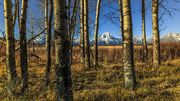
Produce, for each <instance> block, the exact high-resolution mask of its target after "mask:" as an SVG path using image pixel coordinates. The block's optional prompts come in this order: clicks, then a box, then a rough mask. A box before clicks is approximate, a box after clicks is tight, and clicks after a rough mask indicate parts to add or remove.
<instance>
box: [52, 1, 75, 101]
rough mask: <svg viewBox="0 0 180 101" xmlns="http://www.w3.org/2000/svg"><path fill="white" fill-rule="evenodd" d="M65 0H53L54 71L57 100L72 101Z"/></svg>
mask: <svg viewBox="0 0 180 101" xmlns="http://www.w3.org/2000/svg"><path fill="white" fill-rule="evenodd" d="M67 21H68V18H67V6H66V0H54V34H55V36H54V37H55V66H56V67H55V71H56V91H57V92H56V93H57V100H58V101H72V100H73V94H72V80H71V70H70V38H69V36H68V29H67V27H68V25H67Z"/></svg>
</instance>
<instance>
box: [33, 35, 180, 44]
mask: <svg viewBox="0 0 180 101" xmlns="http://www.w3.org/2000/svg"><path fill="white" fill-rule="evenodd" d="M160 40H161V42H180V33H168V34H165V35H164V36H162V37H161V38H160ZM45 41H46V40H45V37H40V38H37V39H36V40H35V41H34V42H35V43H38V44H45ZM89 42H90V44H91V45H93V44H94V40H90V41H89ZM133 42H134V44H136V45H140V44H141V43H142V38H141V37H140V36H137V35H136V36H134V37H133ZM152 42H153V40H152V38H149V39H147V43H149V44H150V43H152ZM79 43H80V39H79V38H76V39H74V40H73V44H74V45H79ZM98 45H102V46H104V45H122V38H116V37H114V36H113V35H112V34H111V33H110V32H104V33H103V34H101V35H100V36H99V37H98Z"/></svg>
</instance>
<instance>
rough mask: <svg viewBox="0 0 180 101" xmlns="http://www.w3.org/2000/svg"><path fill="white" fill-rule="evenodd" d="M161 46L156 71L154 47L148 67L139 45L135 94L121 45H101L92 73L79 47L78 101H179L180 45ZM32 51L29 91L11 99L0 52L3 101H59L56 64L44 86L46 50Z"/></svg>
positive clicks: (75, 80) (76, 56) (74, 64)
mask: <svg viewBox="0 0 180 101" xmlns="http://www.w3.org/2000/svg"><path fill="white" fill-rule="evenodd" d="M161 47H162V48H161V54H162V55H161V59H162V61H163V62H162V65H161V66H160V67H159V68H153V67H152V63H151V60H152V46H149V60H148V63H146V64H144V63H142V62H141V58H142V55H141V54H142V52H141V47H140V46H135V50H134V52H135V54H134V56H135V62H136V64H135V69H136V78H137V82H138V86H137V88H136V89H135V91H129V90H126V89H124V87H123V64H122V47H121V46H100V47H99V61H100V62H99V67H96V68H95V67H93V66H92V68H91V69H88V70H86V69H85V68H84V67H83V64H81V63H80V62H79V61H80V51H79V47H74V49H73V50H74V51H73V62H72V78H73V92H74V99H75V101H179V100H180V44H179V43H177V44H173V45H172V44H162V45H161ZM28 51H29V55H28V60H29V89H28V91H27V92H26V93H25V94H24V95H22V96H8V94H7V89H6V86H7V85H8V84H7V83H6V82H7V76H6V69H5V59H4V58H5V50H4V49H1V50H0V101H26V100H30V101H54V100H55V98H56V96H55V82H56V81H55V77H54V75H55V74H54V65H52V70H51V83H50V86H49V87H48V88H45V87H44V79H43V77H44V73H45V61H46V60H45V48H44V47H36V48H35V53H32V48H30V49H28ZM92 51H93V49H92ZM52 53H54V52H52ZM18 55H19V53H18V52H17V53H16V57H17V70H18V72H20V67H19V57H18ZM53 57H54V54H53V55H52V58H53ZM91 60H93V56H91ZM19 76H20V74H19ZM19 81H20V82H21V80H19ZM20 82H19V83H20Z"/></svg>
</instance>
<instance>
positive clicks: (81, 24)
mask: <svg viewBox="0 0 180 101" xmlns="http://www.w3.org/2000/svg"><path fill="white" fill-rule="evenodd" d="M80 27H81V33H80V48H81V63H84V58H85V52H84V51H85V50H84V0H80Z"/></svg>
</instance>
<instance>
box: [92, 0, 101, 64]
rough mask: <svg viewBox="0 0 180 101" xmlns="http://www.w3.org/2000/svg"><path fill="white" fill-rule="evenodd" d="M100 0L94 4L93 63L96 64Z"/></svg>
mask: <svg viewBox="0 0 180 101" xmlns="http://www.w3.org/2000/svg"><path fill="white" fill-rule="evenodd" d="M100 5H101V0H97V6H96V21H95V30H94V57H95V58H94V65H95V66H98V30H99V13H100Z"/></svg>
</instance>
